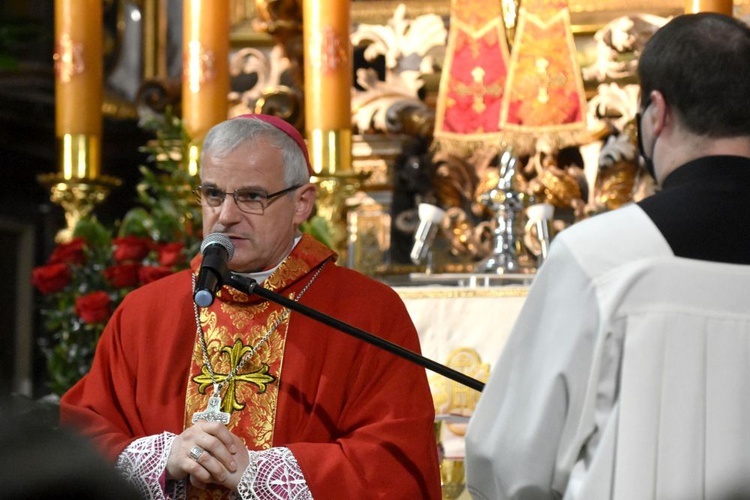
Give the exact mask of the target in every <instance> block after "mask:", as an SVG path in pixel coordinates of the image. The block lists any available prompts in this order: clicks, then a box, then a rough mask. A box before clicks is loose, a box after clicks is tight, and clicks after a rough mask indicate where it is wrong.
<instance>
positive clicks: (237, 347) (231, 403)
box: [192, 263, 325, 425]
mask: <svg viewBox="0 0 750 500" xmlns="http://www.w3.org/2000/svg"><path fill="white" fill-rule="evenodd" d="M323 267H325V263H323V264H322V265H321V266H320V267H319V268H318V269H317V270H316V271H315V274H313V276H312V277H311V278H310V281H308V282H307V284H306V285H305V287H304V288H303V289H302V290H300V293H299V294H298V295H297V296H296V297H295V298H294V301H295V302H297V301H299V300H300V299H301V298H302V296H303V295H304V294H305V292H307V290H308V289H309V288H310V285H312V284H313V282H314V281H315V279H316V278H317V277H318V275H319V274H320V272H321V271H322V270H323ZM192 283H193V292H195V274H193V276H192ZM193 311H194V313H195V324H196V333H197V334H198V339H199V341H200V345H201V350H202V354H203V366H202V367H201V373H200V375H196V376H195V377H193V381H194V382H195V383H197V384H199V387H198V392H199V393H201V394H205V392H206V388H208V386H209V385H211V386H213V393H212V394H211V396H210V397H209V398H208V404H207V406H206V409H205V410H204V411H199V412H195V413H193V417H192V422H193V423H196V422H198V421H200V420H204V421H208V422H221V423H222V424H224V425H227V424H228V423H229V418H230V415H231V412H233V411H235V410H242V409H243V408H244V407H245V405H244V403H241V402H239V401H238V400H237V382H249V383H252V384H255V385H256V386H257V387H258V393H259V394H262V393H263V392H265V390H266V387H267V386H268V384H271V383H273V382H275V381H276V377H274V376H273V375H270V374H269V373H268V371H269V366H268V365H267V364H266V363H261V367H260V368H258V369H257V370H255V371H251V372H247V373H242V374H238V372H239V370H240V368H242V367H243V366H244V365H245V363H246V362H247V361H248V360H249V359H250V358H251V357H252V356H253V354H255V352H256V351H257V350H258V349H259V348H260V347H261V346H262V345H263V344H265V343H266V341H267V340H268V339H269V337H270V336H271V335H272V334H273V332H275V331H276V329H277V328H278V327H279V325H280V324H281V323H282V322H283V321H284V320H285V319H286V318H287V316H289V309H286V308H285V309H284V310H283V312H282V313H281V314H279V315H278V318H277V319H276V321H274V323H273V325H271V327H270V328H268V329H267V331H266V333H265V335H263V337H262V338H261V339H260V340H259V341H258V342H257V343H256V344H255V345H253V346H246V345H244V343H243V342H242V340H241V339H236V340H235V343H234V345H233V346H231V347H230V346H224V347H223V348H222V349H221V352H225V353H227V354H228V355H229V361H230V362H229V366H230V367H232V368H231V370H230V371H229V373H228V374H221V373H219V374H217V373H215V372H214V370H213V366H212V365H211V360H210V358H209V355H208V346H207V344H206V338H205V334H204V333H203V327H202V326H201V321H200V313H199V311H198V305H197V304H195V302H193ZM225 383H226V384H227V393H226V398H225V399H224V402H223V404H222V398H221V389H222V386H223V385H224V384H225Z"/></svg>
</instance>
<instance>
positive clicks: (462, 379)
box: [227, 271, 484, 392]
mask: <svg viewBox="0 0 750 500" xmlns="http://www.w3.org/2000/svg"><path fill="white" fill-rule="evenodd" d="M227 284H228V285H229V286H231V287H233V288H236V289H237V290H239V291H241V292H244V293H246V294H248V295H251V294H255V295H258V296H260V297H263V298H264V299H267V300H270V301H271V302H274V303H276V304H279V305H282V306H284V307H286V308H288V309H291V310H292V311H295V312H298V313H300V314H302V315H304V316H307V317H308V318H312V319H314V320H315V321H318V322H320V323H323V324H324V325H327V326H330V327H333V328H335V329H337V330H339V331H341V332H343V333H346V334H347V335H351V336H352V337H356V338H358V339H360V340H363V341H365V342H367V343H369V344H372V345H374V346H376V347H379V348H381V349H384V350H386V351H388V352H390V353H392V354H395V355H397V356H399V357H401V358H404V359H406V360H408V361H411V362H412V363H416V364H418V365H420V366H422V367H424V368H427V369H428V370H431V371H433V372H435V373H438V374H440V375H442V376H444V377H446V378H449V379H451V380H453V381H455V382H458V383H459V384H461V385H465V386H466V387H469V388H471V389H474V390H475V391H479V392H482V389H484V383H483V382H481V381H479V380H477V379H475V378H472V377H469V376H468V375H466V374H464V373H461V372H459V371H457V370H454V369H453V368H450V367H448V366H445V365H441V364H440V363H437V362H435V361H433V360H431V359H429V358H425V357H424V356H421V355H419V354H417V353H415V352H413V351H410V350H409V349H406V348H404V347H401V346H400V345H398V344H394V343H393V342H390V341H388V340H386V339H383V338H380V337H378V336H376V335H373V334H372V333H368V332H366V331H364V330H361V329H359V328H357V327H355V326H352V325H350V324H348V323H344V322H343V321H340V320H338V319H336V318H333V317H331V316H329V315H327V314H324V313H322V312H320V311H316V310H315V309H312V308H310V307H307V306H306V305H303V304H300V303H299V302H295V301H293V300H290V299H288V298H286V297H284V296H283V295H280V294H278V293H275V292H272V291H270V290H268V289H266V288H263V287H262V286H259V285H258V282H257V281H255V280H254V279H252V278H248V277H247V276H242V275H240V274H237V273H235V272H234V271H230V272H229V277H228V279H227Z"/></svg>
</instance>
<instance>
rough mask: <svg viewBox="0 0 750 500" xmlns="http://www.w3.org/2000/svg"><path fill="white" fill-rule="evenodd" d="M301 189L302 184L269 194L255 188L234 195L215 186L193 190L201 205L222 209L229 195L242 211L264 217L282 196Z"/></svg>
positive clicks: (199, 187)
mask: <svg viewBox="0 0 750 500" xmlns="http://www.w3.org/2000/svg"><path fill="white" fill-rule="evenodd" d="M300 187H302V185H301V184H300V185H295V186H291V187H288V188H286V189H282V190H281V191H276V192H275V193H270V194H269V193H266V192H265V191H263V190H262V189H255V188H253V189H238V190H237V191H234V192H233V193H227V192H226V191H222V190H221V189H219V188H217V187H215V186H198V187H197V188H195V189H193V194H194V195H195V199H196V200H197V201H198V203H199V204H200V205H204V206H207V207H211V208H217V207H220V206H221V204H222V203H224V199H225V198H226V197H227V195H231V196H232V198H234V202H235V203H236V204H237V208H239V209H240V211H242V212H245V213H246V214H254V215H263V213H264V212H265V210H266V208H268V206H269V205H270V204H271V203H273V202H274V201H276V200H277V199H279V197H280V196H281V195H282V194H284V193H288V192H290V191H294V190H295V189H297V188H300Z"/></svg>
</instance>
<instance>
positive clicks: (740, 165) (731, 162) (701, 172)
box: [662, 155, 750, 189]
mask: <svg viewBox="0 0 750 500" xmlns="http://www.w3.org/2000/svg"><path fill="white" fill-rule="evenodd" d="M724 178H730V179H738V178H746V179H750V158H747V157H744V156H728V155H727V156H704V157H703V158H698V159H696V160H692V161H689V162H688V163H685V164H684V165H682V166H680V167H678V168H676V169H675V170H674V171H672V172H671V173H670V174H669V175H668V176H667V178H666V179H664V182H663V183H662V189H673V188H675V187H680V186H684V185H686V184H692V183H694V182H703V181H705V180H706V179H712V180H720V179H724Z"/></svg>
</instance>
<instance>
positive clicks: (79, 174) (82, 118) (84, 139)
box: [39, 0, 120, 241]
mask: <svg viewBox="0 0 750 500" xmlns="http://www.w3.org/2000/svg"><path fill="white" fill-rule="evenodd" d="M102 36H103V32H102V3H101V1H100V0H55V53H54V62H55V135H56V137H57V147H58V160H59V169H58V173H57V174H44V175H40V176H39V182H40V183H41V184H43V185H44V186H47V187H48V188H49V189H50V190H51V192H52V195H51V199H52V201H53V202H54V203H57V204H59V205H61V206H62V207H63V209H64V210H65V218H66V223H67V227H66V228H65V229H64V230H62V231H60V232H59V233H58V234H57V240H58V241H66V240H69V239H70V238H71V237H72V234H73V230H74V229H75V226H76V224H77V223H78V221H79V220H81V219H82V218H84V217H87V216H88V215H89V214H90V213H91V211H92V210H93V208H94V206H95V205H96V204H98V203H99V202H101V201H102V200H103V199H104V198H106V196H107V194H108V193H109V191H110V189H112V188H113V187H115V186H118V185H119V184H120V181H119V180H118V179H115V178H112V177H107V176H103V175H101V139H102V99H103V94H104V80H103V65H104V61H103V57H102Z"/></svg>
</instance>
